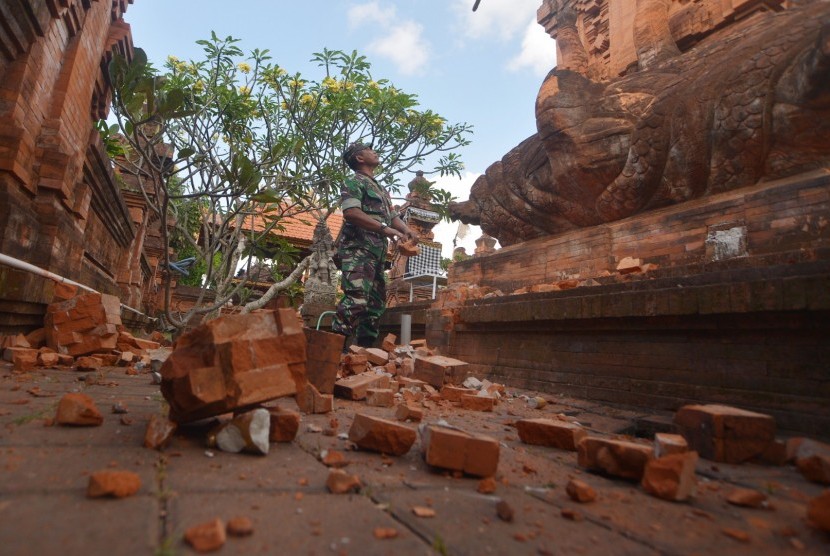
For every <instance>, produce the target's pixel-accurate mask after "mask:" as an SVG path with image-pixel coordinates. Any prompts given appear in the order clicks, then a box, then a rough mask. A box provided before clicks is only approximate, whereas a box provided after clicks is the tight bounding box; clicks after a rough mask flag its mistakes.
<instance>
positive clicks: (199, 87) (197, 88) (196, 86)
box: [193, 79, 205, 93]
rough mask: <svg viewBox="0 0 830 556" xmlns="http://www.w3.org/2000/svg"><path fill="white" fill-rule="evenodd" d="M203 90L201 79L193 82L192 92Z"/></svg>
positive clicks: (203, 85)
mask: <svg viewBox="0 0 830 556" xmlns="http://www.w3.org/2000/svg"><path fill="white" fill-rule="evenodd" d="M204 90H205V84H204V82H203V81H202V80H201V79H200V80H198V81H197V82H196V83H194V84H193V92H194V93H201V92H202V91H204Z"/></svg>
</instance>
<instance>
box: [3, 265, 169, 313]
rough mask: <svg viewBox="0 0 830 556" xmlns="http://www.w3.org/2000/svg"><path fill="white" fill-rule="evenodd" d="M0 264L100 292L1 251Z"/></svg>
mask: <svg viewBox="0 0 830 556" xmlns="http://www.w3.org/2000/svg"><path fill="white" fill-rule="evenodd" d="M0 264H4V265H6V266H10V267H12V268H16V269H18V270H25V271H26V272H31V273H32V274H36V275H38V276H43V277H44V278H48V279H50V280H54V281H55V282H58V283H60V284H69V285H70V286H77V287H79V288H81V289H83V290H86V291H88V292H91V293H101V292H99V291H98V290H94V289H92V288H90V287H89V286H85V285H83V284H79V283H78V282H75V281H73V280H70V279H69V278H64V277H63V276H60V275H58V274H55V273H54V272H49V271H48V270H44V269H42V268H40V267H39V266H35V265H33V264H30V263H27V262H26V261H21V260H20V259H15V258H14V257H10V256H8V255H4V254H3V253H0ZM121 308H122V309H126V310H128V311H132V312H133V313H136V314H139V315H141V316H142V317H147V318H148V319H152V320H158V319H157V318H155V317H151V316H150V315H145V314H144V313H142V312H141V311H139V310H138V309H133V308H132V307H130V306H128V305H124V304H123V303H121Z"/></svg>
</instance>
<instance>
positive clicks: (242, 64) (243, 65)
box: [236, 62, 251, 73]
mask: <svg viewBox="0 0 830 556" xmlns="http://www.w3.org/2000/svg"><path fill="white" fill-rule="evenodd" d="M236 67H237V68H239V71H241V72H242V73H250V72H251V66H249V65H248V64H246V63H245V62H240V63H238V64H236Z"/></svg>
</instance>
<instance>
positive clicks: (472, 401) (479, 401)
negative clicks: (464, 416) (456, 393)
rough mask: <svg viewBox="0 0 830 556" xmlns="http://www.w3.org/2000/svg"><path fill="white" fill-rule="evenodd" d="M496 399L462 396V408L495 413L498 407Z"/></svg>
mask: <svg viewBox="0 0 830 556" xmlns="http://www.w3.org/2000/svg"><path fill="white" fill-rule="evenodd" d="M496 401H497V400H496V398H491V397H490V396H477V395H470V394H464V395H463V396H461V407H462V408H463V409H468V410H470V411H493V408H495V407H496Z"/></svg>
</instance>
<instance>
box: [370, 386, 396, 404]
mask: <svg viewBox="0 0 830 556" xmlns="http://www.w3.org/2000/svg"><path fill="white" fill-rule="evenodd" d="M366 405H369V406H371V407H392V406H393V405H395V393H394V392H392V390H391V389H390V388H369V389H367V390H366Z"/></svg>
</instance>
